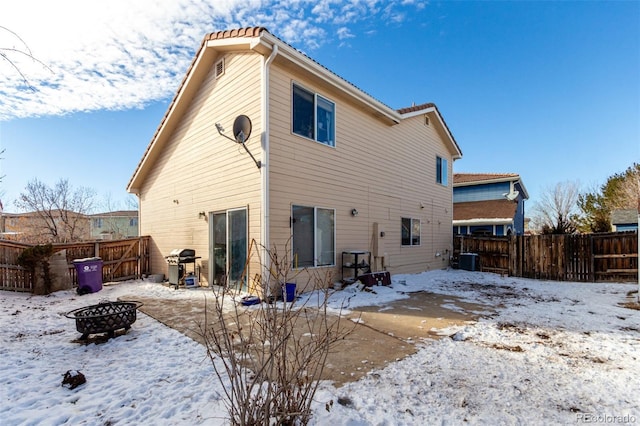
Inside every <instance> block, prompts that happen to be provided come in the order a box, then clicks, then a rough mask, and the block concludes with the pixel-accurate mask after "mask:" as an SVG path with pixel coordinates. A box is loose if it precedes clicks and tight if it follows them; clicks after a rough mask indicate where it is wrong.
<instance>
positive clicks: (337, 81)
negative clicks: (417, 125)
mask: <svg viewBox="0 0 640 426" xmlns="http://www.w3.org/2000/svg"><path fill="white" fill-rule="evenodd" d="M260 37H261V39H263V40H265V41H267V42H269V43H270V44H271V45H273V46H280V52H279V55H280V56H282V57H283V58H285V59H287V60H288V61H290V62H291V63H293V64H295V65H297V66H299V67H300V68H302V69H304V70H305V71H307V72H309V73H311V74H313V75H315V76H316V77H318V78H320V79H322V80H324V81H326V82H328V83H329V84H331V85H333V86H335V87H338V88H339V89H340V90H342V91H344V92H345V93H348V94H349V95H350V96H352V97H353V98H355V99H357V100H358V101H359V102H361V103H363V104H365V105H367V106H368V107H369V108H371V109H373V110H374V111H375V112H376V114H377V115H378V116H380V117H384V118H386V119H387V120H389V121H390V122H392V123H393V124H398V123H400V121H401V120H402V117H401V115H400V114H399V113H398V112H397V111H395V110H394V109H392V108H389V107H388V106H386V105H385V104H383V103H382V102H380V101H378V100H376V99H374V98H373V97H371V96H369V95H367V94H366V93H365V92H363V91H362V90H360V89H358V88H357V87H355V86H354V85H353V84H351V83H349V82H348V81H346V80H344V79H343V78H342V77H340V76H338V75H337V74H334V73H333V72H331V71H330V70H329V69H327V68H325V67H323V66H322V65H320V64H319V63H317V62H316V61H314V60H313V59H311V58H309V57H308V56H305V55H304V54H301V53H300V52H299V51H297V50H295V49H294V48H292V47H291V46H289V45H287V44H286V43H283V42H282V41H281V40H280V39H279V38H277V37H275V36H274V35H272V34H271V33H269V32H266V31H265V32H263V33H262V34H261V36H260Z"/></svg>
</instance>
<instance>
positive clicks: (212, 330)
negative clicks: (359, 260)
mask: <svg viewBox="0 0 640 426" xmlns="http://www.w3.org/2000/svg"><path fill="white" fill-rule="evenodd" d="M253 247H255V245H254V244H252V248H253ZM264 252H265V253H266V259H260V264H261V265H262V270H263V271H267V273H266V274H262V276H261V277H256V279H257V280H258V281H259V283H258V285H257V287H258V292H259V294H260V297H261V300H262V303H259V304H256V305H252V306H244V305H242V304H241V303H240V301H241V298H240V296H239V295H238V294H235V295H234V294H233V293H234V292H231V291H229V290H228V289H222V288H217V289H214V296H215V298H214V302H213V312H210V311H208V312H206V313H205V324H204V326H201V331H200V333H201V336H202V338H203V340H204V342H205V344H206V347H207V353H208V355H209V358H210V359H211V362H212V364H213V368H214V370H215V372H216V375H217V377H218V379H219V380H220V382H221V383H222V384H223V388H224V390H225V391H224V392H225V400H226V401H225V404H226V406H227V409H228V413H229V420H230V422H231V424H233V425H270V424H278V425H304V424H307V423H308V421H309V419H310V416H311V404H312V402H313V398H314V395H315V393H316V390H317V388H318V385H319V379H320V377H321V375H322V372H323V369H324V366H325V363H326V359H327V355H328V354H329V351H330V350H331V348H332V347H333V346H334V345H335V343H337V342H338V341H339V340H342V339H344V337H345V336H346V335H347V334H348V333H349V332H350V331H352V330H353V327H351V328H349V329H348V328H347V327H341V324H340V315H332V314H330V313H329V312H328V310H327V299H328V290H327V288H328V287H329V286H328V285H327V284H329V283H330V282H331V278H332V276H331V274H325V275H321V274H318V273H315V274H310V275H309V276H310V277H311V278H310V280H311V281H310V282H309V283H307V286H306V287H305V288H309V286H310V285H311V288H313V289H316V291H315V292H314V293H312V294H314V295H315V296H314V297H309V298H307V299H306V300H304V301H303V300H294V301H293V302H289V303H287V302H283V301H281V300H274V293H275V291H276V290H277V289H279V288H280V287H282V286H283V285H284V284H285V283H287V282H290V279H291V277H290V275H291V273H292V272H291V271H292V270H293V269H292V263H291V259H289V258H288V257H287V255H285V256H284V257H280V256H278V253H277V250H276V249H275V248H274V249H272V250H265V251H264ZM285 253H289V251H288V250H285ZM247 262H248V261H247ZM245 269H246V268H245ZM207 309H209V308H207ZM216 360H219V361H220V362H216ZM221 365H222V366H221Z"/></svg>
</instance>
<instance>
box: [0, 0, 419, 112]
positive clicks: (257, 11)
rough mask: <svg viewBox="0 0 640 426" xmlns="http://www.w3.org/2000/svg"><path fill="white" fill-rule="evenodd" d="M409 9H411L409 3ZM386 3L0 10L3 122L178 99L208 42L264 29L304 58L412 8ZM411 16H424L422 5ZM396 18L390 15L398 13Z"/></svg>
mask: <svg viewBox="0 0 640 426" xmlns="http://www.w3.org/2000/svg"><path fill="white" fill-rule="evenodd" d="M405 1H406V0H405ZM402 3H404V2H402V1H401V0H400V1H397V2H395V1H392V2H388V1H380V0H350V1H339V0H319V1H318V0H273V1H269V0H248V1H247V0H215V1H211V0H161V1H158V0H136V1H133V2H132V1H129V0H109V1H105V2H93V1H91V2H89V1H86V0H59V1H56V2H52V1H50V0H36V1H32V2H26V1H25V2H3V3H2V4H1V5H0V27H2V28H0V121H2V120H8V119H12V118H22V117H32V116H44V115H62V114H66V113H72V112H78V111H93V110H100V109H112V110H118V109H127V108H139V107H143V106H144V105H145V104H147V103H149V102H152V101H155V100H159V99H165V98H167V97H170V96H172V95H173V93H174V91H175V90H176V87H177V85H178V84H179V82H180V81H181V79H182V76H183V74H184V72H185V71H186V69H187V67H188V66H189V64H190V62H191V60H192V58H193V55H194V53H195V51H196V49H197V48H198V47H199V45H200V42H201V40H202V38H203V36H204V35H205V34H206V33H209V32H213V31H219V30H223V29H228V28H238V27H249V26H264V27H266V28H268V29H269V31H271V32H272V33H274V34H275V35H277V36H278V37H280V38H282V39H283V40H284V41H286V42H288V43H290V44H292V45H294V46H295V47H297V48H300V49H303V50H307V51H309V50H313V49H317V48H319V47H321V46H322V45H323V44H325V43H329V42H332V41H337V40H334V39H344V38H345V37H348V38H350V37H356V36H357V35H356V34H355V33H354V32H353V30H352V29H351V30H350V29H349V28H348V27H349V26H352V25H354V24H357V23H359V22H363V21H367V20H369V19H372V18H375V17H380V16H382V14H390V15H392V16H402V15H403V14H402V10H406V8H407V6H406V5H404V4H402ZM416 3H417V5H416V4H411V5H410V7H413V8H416V7H420V6H419V5H420V4H422V3H421V2H416ZM391 11H393V12H391Z"/></svg>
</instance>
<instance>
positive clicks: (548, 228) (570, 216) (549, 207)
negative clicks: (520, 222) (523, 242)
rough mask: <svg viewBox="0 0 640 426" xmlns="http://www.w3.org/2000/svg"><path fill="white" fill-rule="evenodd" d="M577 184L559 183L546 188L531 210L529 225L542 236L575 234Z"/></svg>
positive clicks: (570, 182)
mask: <svg viewBox="0 0 640 426" xmlns="http://www.w3.org/2000/svg"><path fill="white" fill-rule="evenodd" d="M579 195H580V190H579V185H578V183H577V182H572V181H565V182H559V183H557V184H556V185H555V186H554V187H547V188H546V189H545V190H544V191H543V192H542V194H541V196H540V201H538V202H537V203H536V204H534V206H533V207H532V209H531V225H532V228H533V229H536V230H538V231H539V232H542V233H543V234H572V233H574V232H576V217H577V213H578V204H577V202H578V196H579Z"/></svg>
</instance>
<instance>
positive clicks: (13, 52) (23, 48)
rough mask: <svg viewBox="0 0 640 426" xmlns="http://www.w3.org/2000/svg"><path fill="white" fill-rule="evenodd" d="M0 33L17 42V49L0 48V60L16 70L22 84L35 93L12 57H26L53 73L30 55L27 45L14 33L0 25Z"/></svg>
mask: <svg viewBox="0 0 640 426" xmlns="http://www.w3.org/2000/svg"><path fill="white" fill-rule="evenodd" d="M0 31H4V32H7V33H9V34H11V35H12V36H13V37H14V38H15V39H16V40H17V41H18V42H19V46H18V47H16V46H12V47H5V46H0V59H2V60H3V61H5V62H7V63H8V64H9V65H10V66H11V67H12V68H13V69H14V70H16V72H17V73H18V74H19V75H20V78H21V79H22V81H23V82H24V84H25V85H26V86H27V87H28V88H29V89H30V90H32V91H33V92H35V91H36V89H35V88H34V87H33V86H32V85H31V83H29V79H27V76H26V75H25V74H24V73H23V72H22V70H21V69H20V67H19V66H18V63H17V61H16V60H15V59H14V58H13V57H14V56H15V57H20V56H24V57H27V58H29V59H31V60H32V61H34V62H36V63H38V64H40V65H41V66H42V67H43V68H45V69H47V70H49V71H51V72H52V73H53V71H52V70H51V68H49V67H48V66H47V65H46V64H45V63H44V62H42V61H41V60H39V59H37V58H36V57H35V56H33V53H31V49H29V46H28V45H27V43H25V41H24V40H23V39H22V38H21V37H20V36H19V35H18V34H16V33H15V32H14V31H11V30H10V29H9V28H7V27H3V26H1V25H0Z"/></svg>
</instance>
